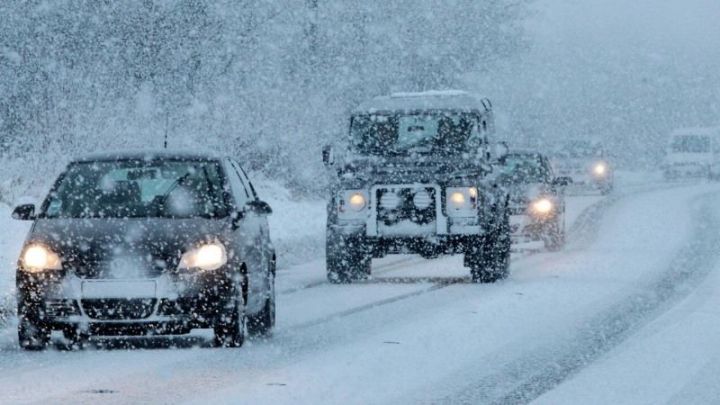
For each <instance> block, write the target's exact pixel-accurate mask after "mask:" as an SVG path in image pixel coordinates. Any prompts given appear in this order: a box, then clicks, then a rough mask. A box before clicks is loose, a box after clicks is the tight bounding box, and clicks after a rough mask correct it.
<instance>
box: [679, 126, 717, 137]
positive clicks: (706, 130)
mask: <svg viewBox="0 0 720 405" xmlns="http://www.w3.org/2000/svg"><path fill="white" fill-rule="evenodd" d="M670 135H672V136H676V135H709V136H715V135H720V127H691V128H678V129H676V130H674V131H672V132H671V133H670Z"/></svg>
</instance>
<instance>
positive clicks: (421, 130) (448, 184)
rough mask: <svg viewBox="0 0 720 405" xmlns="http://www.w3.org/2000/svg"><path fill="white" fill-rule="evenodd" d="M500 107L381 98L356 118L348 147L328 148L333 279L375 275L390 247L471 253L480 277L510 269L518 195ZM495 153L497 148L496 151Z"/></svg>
mask: <svg viewBox="0 0 720 405" xmlns="http://www.w3.org/2000/svg"><path fill="white" fill-rule="evenodd" d="M493 135H494V131H493V115H492V109H491V105H490V102H489V101H488V100H487V99H483V100H480V99H477V98H475V97H473V96H471V95H470V94H468V93H465V92H459V91H446V92H423V93H398V94H393V95H391V96H385V97H377V98H375V99H373V100H370V101H368V102H366V103H364V104H362V105H361V106H359V107H358V108H357V110H356V111H355V112H354V113H353V114H352V116H351V119H350V131H349V137H348V145H347V146H346V147H345V148H343V152H344V153H343V154H338V155H339V156H337V158H336V157H335V156H334V153H333V152H332V149H331V148H330V147H328V148H326V149H325V150H324V153H323V159H324V161H325V163H326V165H327V166H328V167H329V168H330V169H331V173H332V181H331V190H330V199H329V203H328V221H327V254H326V259H327V277H328V279H329V280H330V281H331V282H334V283H347V282H352V281H355V280H360V279H364V278H367V277H368V276H370V273H371V260H372V259H373V258H378V257H383V256H385V255H387V254H405V253H415V254H420V255H422V256H423V257H426V258H432V257H436V256H438V255H441V254H463V255H464V257H465V265H466V266H467V267H469V268H470V273H471V275H472V279H473V281H475V282H493V281H496V280H499V279H502V278H505V277H506V276H507V274H508V264H509V255H510V237H509V216H508V211H507V201H508V194H507V192H506V190H504V189H503V188H502V187H500V186H499V185H498V184H497V183H496V178H495V173H494V172H493V171H494V168H493V166H492V165H491V163H492V162H493V161H494V159H493V157H494V156H493V155H495V156H498V155H499V154H500V153H501V152H500V151H494V148H491V147H490V142H491V141H492V137H493ZM493 152H494V153H493Z"/></svg>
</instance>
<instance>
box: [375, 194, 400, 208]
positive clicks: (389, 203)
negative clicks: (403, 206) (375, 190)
mask: <svg viewBox="0 0 720 405" xmlns="http://www.w3.org/2000/svg"><path fill="white" fill-rule="evenodd" d="M400 201H401V200H400V197H399V196H398V195H397V194H395V193H394V192H392V191H388V192H386V193H384V194H383V195H382V197H380V206H381V207H383V208H385V209H388V210H392V209H395V208H397V207H398V206H400Z"/></svg>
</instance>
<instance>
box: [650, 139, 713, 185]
mask: <svg viewBox="0 0 720 405" xmlns="http://www.w3.org/2000/svg"><path fill="white" fill-rule="evenodd" d="M719 162H720V127H706V128H683V129H676V130H675V131H673V132H672V133H671V134H670V141H669V142H668V147H667V153H666V155H665V162H664V164H663V174H664V176H665V178H666V179H670V180H671V179H677V178H684V177H707V178H716V177H718V175H720V166H719V165H718V163H719Z"/></svg>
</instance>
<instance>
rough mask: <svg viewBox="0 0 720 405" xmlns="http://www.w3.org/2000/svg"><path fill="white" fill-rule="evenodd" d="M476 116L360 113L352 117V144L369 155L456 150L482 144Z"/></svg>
mask: <svg viewBox="0 0 720 405" xmlns="http://www.w3.org/2000/svg"><path fill="white" fill-rule="evenodd" d="M476 123H477V118H476V117H475V116H474V115H472V114H466V113H449V112H448V113H421V114H395V115H381V114H368V115H357V116H354V117H353V119H352V124H351V128H350V137H351V143H352V146H353V148H354V149H355V150H356V151H358V152H360V153H362V154H370V155H402V154H410V153H428V154H448V155H450V154H457V153H462V152H467V151H469V150H472V149H471V147H472V146H473V145H478V146H479V145H480V142H481V140H480V136H479V134H478V131H477V126H476V125H475V124H476Z"/></svg>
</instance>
